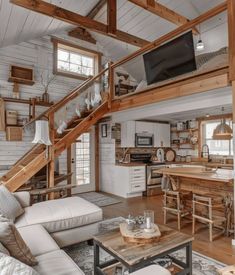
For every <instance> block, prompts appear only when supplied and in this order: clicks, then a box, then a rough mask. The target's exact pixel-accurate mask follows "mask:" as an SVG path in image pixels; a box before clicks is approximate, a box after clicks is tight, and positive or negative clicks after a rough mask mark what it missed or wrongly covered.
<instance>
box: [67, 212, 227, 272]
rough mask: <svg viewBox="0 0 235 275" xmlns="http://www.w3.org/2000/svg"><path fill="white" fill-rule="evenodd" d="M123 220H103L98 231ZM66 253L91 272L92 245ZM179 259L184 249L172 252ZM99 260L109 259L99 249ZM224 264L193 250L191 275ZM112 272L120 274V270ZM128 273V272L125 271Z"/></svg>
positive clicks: (84, 244) (109, 228) (209, 270)
mask: <svg viewBox="0 0 235 275" xmlns="http://www.w3.org/2000/svg"><path fill="white" fill-rule="evenodd" d="M122 221H123V218H122V217H118V218H114V219H110V220H105V221H103V222H101V223H100V224H99V231H100V232H105V231H107V230H111V229H113V228H115V227H117V226H119V224H120V222H122ZM64 250H65V252H66V253H68V254H69V256H70V257H71V258H72V259H73V260H74V261H75V263H76V264H77V265H78V266H79V267H80V268H81V269H82V270H83V271H84V273H85V274H86V275H92V274H93V261H94V259H93V247H92V246H88V245H87V243H86V242H82V243H80V244H76V245H72V246H69V247H67V248H65V249H64ZM173 255H174V257H176V258H178V259H179V260H181V261H182V260H185V250H183V249H182V250H180V251H177V252H175V253H173ZM100 258H101V262H105V261H107V260H110V259H111V256H110V255H108V254H107V253H106V252H105V251H103V250H101V256H100ZM224 266H225V264H223V263H220V262H218V261H215V260H214V259H211V258H209V257H206V256H204V255H201V254H200V253H197V252H194V251H193V275H218V273H217V270H218V269H220V268H222V267H224ZM112 274H117V275H119V274H120V275H121V271H120V270H119V271H117V272H115V273H112ZM125 274H128V272H125Z"/></svg>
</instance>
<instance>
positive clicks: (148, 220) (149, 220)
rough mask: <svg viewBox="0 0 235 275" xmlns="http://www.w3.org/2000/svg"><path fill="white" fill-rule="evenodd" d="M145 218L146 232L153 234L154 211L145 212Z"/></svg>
mask: <svg viewBox="0 0 235 275" xmlns="http://www.w3.org/2000/svg"><path fill="white" fill-rule="evenodd" d="M144 218H145V227H144V230H145V231H146V232H150V233H152V231H153V230H154V211H153V210H145V211H144Z"/></svg>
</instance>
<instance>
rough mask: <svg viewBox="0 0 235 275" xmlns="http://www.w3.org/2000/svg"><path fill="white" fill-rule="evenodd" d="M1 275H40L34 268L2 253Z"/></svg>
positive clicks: (0, 260) (0, 261) (0, 258)
mask: <svg viewBox="0 0 235 275" xmlns="http://www.w3.org/2000/svg"><path fill="white" fill-rule="evenodd" d="M0 274H1V275H8V274H9V275H39V274H38V272H37V271H35V270H34V269H32V267H30V266H28V265H26V264H23V263H22V262H20V261H18V260H17V259H15V258H13V257H11V256H8V255H6V254H3V253H0Z"/></svg>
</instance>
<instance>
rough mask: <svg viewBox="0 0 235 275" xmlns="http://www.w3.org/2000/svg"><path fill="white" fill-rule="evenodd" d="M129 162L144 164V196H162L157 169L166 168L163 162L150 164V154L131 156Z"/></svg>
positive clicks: (160, 177)
mask: <svg viewBox="0 0 235 275" xmlns="http://www.w3.org/2000/svg"><path fill="white" fill-rule="evenodd" d="M130 157H131V162H142V163H144V164H146V191H145V192H144V195H145V196H154V195H160V194H163V192H162V188H161V181H162V174H160V173H158V171H159V169H161V168H164V167H166V164H165V163H164V162H154V163H153V162H151V154H148V153H146V154H145V153H142V154H141V153H140V154H131V156H130Z"/></svg>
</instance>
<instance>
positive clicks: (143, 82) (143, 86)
mask: <svg viewBox="0 0 235 275" xmlns="http://www.w3.org/2000/svg"><path fill="white" fill-rule="evenodd" d="M146 87H147V82H146V81H145V80H141V81H140V83H139V84H138V86H137V87H136V89H135V93H136V92H140V91H142V90H144V89H145V88H146Z"/></svg>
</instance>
